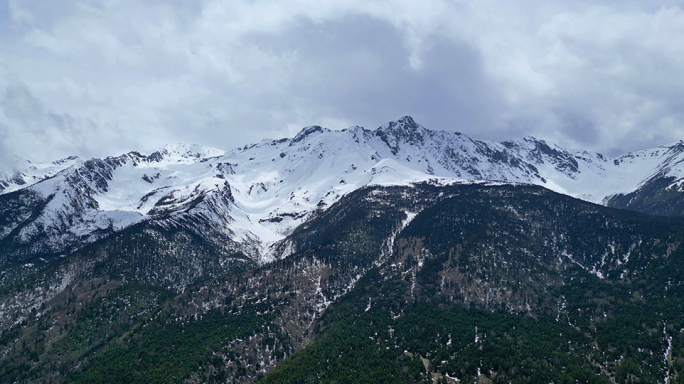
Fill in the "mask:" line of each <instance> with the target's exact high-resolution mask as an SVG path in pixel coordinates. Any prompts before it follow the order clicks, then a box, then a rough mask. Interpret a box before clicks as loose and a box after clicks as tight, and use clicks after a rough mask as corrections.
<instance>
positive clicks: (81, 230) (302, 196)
mask: <svg viewBox="0 0 684 384" xmlns="http://www.w3.org/2000/svg"><path fill="white" fill-rule="evenodd" d="M683 160H684V142H681V141H680V142H678V143H675V144H672V145H668V146H662V147H659V148H655V149H649V150H644V151H640V152H636V153H629V154H627V155H623V156H620V157H618V158H615V159H610V158H606V157H604V156H602V155H601V154H598V153H591V152H586V151H570V150H566V149H563V148H560V147H558V146H556V145H553V144H549V143H546V142H545V141H543V140H537V139H535V138H533V137H526V138H523V139H521V140H518V141H504V142H501V143H497V142H491V141H480V140H473V139H471V138H469V137H467V136H466V135H463V134H460V133H454V132H445V131H433V130H429V129H427V128H424V127H422V126H421V125H419V124H417V123H416V122H415V121H413V119H412V118H411V117H408V116H407V117H403V118H401V119H400V120H398V121H393V122H390V123H388V124H386V125H383V126H381V127H379V128H378V129H376V130H367V129H364V128H362V127H358V126H355V127H351V128H348V129H344V130H341V131H333V130H329V129H326V128H322V127H319V126H312V127H306V128H304V129H303V130H302V131H301V132H299V133H298V134H297V135H296V136H295V137H293V138H287V139H281V140H264V141H262V142H260V143H258V144H254V145H249V146H245V147H243V148H236V149H231V150H226V151H223V150H219V149H213V148H207V147H202V146H197V145H168V146H165V147H164V148H162V149H160V150H158V151H155V152H153V153H151V154H149V155H144V154H140V153H137V152H130V153H127V154H124V155H122V156H118V157H108V158H105V159H92V160H87V161H83V160H80V159H78V158H68V159H65V160H61V161H58V162H55V163H52V164H50V165H38V164H31V165H30V166H27V167H24V170H23V171H20V172H18V173H17V174H15V175H12V176H7V175H5V177H4V178H0V186H2V189H0V193H2V196H0V211H2V212H3V214H4V217H3V218H1V219H0V239H2V241H3V242H5V243H10V242H11V243H13V244H24V245H25V247H23V248H22V247H20V248H16V247H15V248H16V249H20V250H15V251H14V252H17V253H21V254H25V253H34V254H35V253H46V254H48V253H51V254H58V253H61V252H65V251H66V250H71V249H75V248H79V247H82V246H83V245H85V244H88V243H90V242H93V241H95V240H97V239H99V238H102V237H105V236H107V235H108V234H110V233H112V232H117V231H120V230H122V229H124V228H127V227H130V226H132V225H134V224H137V223H140V222H143V221H149V220H154V221H157V222H158V223H160V225H167V226H168V225H180V224H179V223H181V222H183V223H188V222H193V221H201V222H202V223H204V225H205V226H204V227H203V228H207V227H210V228H211V229H212V231H215V233H222V234H224V235H225V238H229V239H232V241H233V242H234V243H232V244H231V245H230V246H231V247H232V249H233V250H234V251H240V252H242V253H244V254H245V255H248V256H249V257H250V258H252V259H253V260H256V261H258V262H263V261H268V260H272V259H274V258H280V257H282V256H284V254H282V253H280V251H278V252H275V249H276V248H274V247H273V245H274V244H277V243H278V242H280V241H282V240H283V239H285V238H286V236H287V235H289V234H290V233H291V232H292V230H293V229H294V228H296V227H297V226H299V225H300V224H302V223H303V222H304V221H306V220H307V219H308V218H309V217H311V215H312V214H314V213H315V212H316V211H317V210H320V209H324V208H326V207H329V206H330V205H332V204H333V203H335V202H336V201H337V200H339V199H340V197H341V196H343V195H345V194H348V193H350V192H352V191H354V190H356V189H358V188H361V187H363V186H367V185H374V184H379V185H395V184H403V185H406V184H411V183H413V182H417V181H425V180H431V181H432V182H435V183H442V184H443V183H454V182H471V181H477V180H488V181H500V182H506V183H528V184H536V185H541V186H544V187H546V188H549V189H551V190H554V191H556V192H561V193H564V194H568V195H571V196H574V197H577V198H580V199H583V200H587V201H591V202H595V203H604V204H606V203H610V202H613V204H612V205H616V206H619V205H620V204H622V205H625V204H624V203H620V199H619V197H620V196H628V195H629V194H630V193H635V191H638V190H639V189H640V188H643V187H644V186H645V185H651V184H652V183H654V181H655V180H666V181H667V182H666V183H665V184H663V183H659V184H658V187H659V188H661V189H663V190H669V191H676V192H679V191H681V188H682V183H683V182H684V178H683V177H684V165H683V164H682V161H683ZM203 230H205V229H202V231H203ZM198 231H199V230H198ZM281 245H282V244H281ZM277 249H279V250H282V249H286V247H282V246H281V247H278V248H277ZM276 253H277V254H276Z"/></svg>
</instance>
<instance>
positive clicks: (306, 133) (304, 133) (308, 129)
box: [290, 125, 328, 144]
mask: <svg viewBox="0 0 684 384" xmlns="http://www.w3.org/2000/svg"><path fill="white" fill-rule="evenodd" d="M324 131H328V129H326V128H323V127H321V126H320V125H312V126H309V127H304V128H302V130H301V131H299V133H298V134H297V135H296V136H295V137H293V138H292V140H291V141H290V143H291V144H292V143H298V142H300V141H302V140H304V139H305V138H306V137H308V136H310V135H312V134H314V133H316V132H321V133H322V132H324Z"/></svg>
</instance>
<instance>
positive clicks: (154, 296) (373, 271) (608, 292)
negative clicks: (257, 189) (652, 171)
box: [0, 183, 684, 383]
mask: <svg viewBox="0 0 684 384" xmlns="http://www.w3.org/2000/svg"><path fill="white" fill-rule="evenodd" d="M146 225H153V223H152V222H146V223H140V224H137V225H136V226H133V227H131V228H129V229H127V230H124V231H122V232H121V234H118V235H115V236H112V237H109V238H105V239H102V240H98V241H96V242H95V243H93V245H91V246H88V247H86V248H84V249H83V250H82V251H79V252H76V253H74V254H72V255H71V256H68V257H66V258H64V259H63V260H62V261H61V262H60V263H61V264H60V265H61V266H60V268H59V269H58V270H56V271H53V272H51V271H46V272H45V274H44V276H45V277H43V278H41V279H43V280H40V279H38V280H39V281H38V282H37V283H35V284H37V285H36V286H35V287H36V288H35V290H34V291H31V292H33V294H32V295H29V294H28V293H26V294H25V293H24V292H27V289H26V287H25V286H26V285H28V286H31V284H34V283H31V282H30V280H25V283H24V287H16V288H14V289H15V291H11V292H7V293H5V294H4V295H2V296H1V297H0V308H2V311H3V317H4V316H6V315H7V314H8V313H9V311H10V308H12V306H13V305H16V306H17V307H18V308H19V309H20V310H26V312H24V313H23V314H20V315H21V317H22V318H23V320H21V321H20V322H19V323H15V324H17V325H15V326H14V327H9V328H5V329H6V331H4V332H3V338H2V339H1V340H0V354H2V356H4V357H2V358H1V359H3V360H2V364H0V366H2V367H3V368H2V369H3V371H2V374H0V382H2V378H6V379H7V381H12V380H20V381H24V382H43V381H47V380H46V378H48V377H49V378H50V379H53V380H54V381H56V382H64V381H72V382H73V381H76V382H98V381H106V380H107V378H111V377H114V376H116V377H122V378H125V379H122V380H123V381H124V382H169V381H174V380H176V381H178V382H254V381H255V380H256V379H257V378H258V377H260V376H262V375H264V374H267V373H269V372H271V371H273V369H274V368H275V371H273V376H267V377H266V378H264V380H265V382H308V381H323V382H329V381H331V380H337V381H338V382H354V380H356V379H359V377H361V376H358V375H360V374H361V373H363V375H366V376H363V377H374V379H375V380H377V381H378V382H383V380H385V381H387V380H389V379H390V378H391V379H392V380H395V379H396V380H398V381H399V382H401V381H402V380H403V382H429V380H430V377H435V378H439V377H442V378H443V379H444V380H446V379H447V378H450V377H451V378H458V379H460V380H462V381H473V380H475V379H476V378H478V379H479V380H485V381H486V380H493V381H494V382H515V383H518V382H519V383H523V382H537V381H539V382H550V381H553V382H576V380H579V381H580V382H587V383H592V382H627V381H628V378H630V379H633V380H634V381H635V382H638V380H641V381H642V382H648V383H651V382H662V380H663V378H664V377H665V376H666V375H670V376H671V377H672V378H681V377H682V376H681V374H680V373H681V371H682V369H683V367H682V366H680V365H677V364H678V363H677V361H678V359H679V356H684V355H682V353H683V352H684V349H683V348H684V344H682V343H684V334H682V332H680V330H681V328H682V327H684V320H683V319H682V316H681V313H682V311H683V310H684V303H683V302H682V297H684V296H682V293H684V291H682V289H683V287H684V286H683V285H682V281H684V253H683V249H682V247H681V245H682V243H683V242H684V237H683V234H684V230H683V229H684V222H682V219H679V218H663V217H656V216H648V215H643V214H638V213H633V212H629V211H623V210H616V209H610V208H606V207H601V206H598V205H594V204H591V203H586V202H583V201H580V200H576V199H573V198H571V197H568V196H564V195H559V194H557V193H554V192H552V191H549V190H546V189H543V188H540V187H534V186H526V185H516V186H511V185H497V184H496V183H481V184H472V185H463V184H453V185H436V184H434V183H419V184H415V185H408V186H369V187H365V188H362V189H359V190H357V191H355V192H353V193H350V194H347V195H345V196H344V197H342V198H341V199H340V200H339V201H337V202H336V203H334V204H332V205H331V206H330V207H328V208H327V209H323V210H320V211H317V212H315V213H314V214H313V215H312V217H310V218H309V219H308V220H307V221H306V222H305V224H304V225H302V226H300V227H298V228H297V229H295V230H294V231H293V233H292V234H291V235H289V236H288V237H287V239H286V242H284V243H287V244H289V245H288V246H289V247H290V248H291V249H292V250H293V252H292V253H291V255H290V256H289V257H287V258H284V259H282V260H278V261H274V262H271V263H267V264H264V265H262V266H258V267H255V266H252V267H249V266H246V267H245V268H243V269H240V268H235V269H231V270H223V271H221V270H219V269H213V271H214V272H215V275H214V276H211V277H210V279H209V280H206V281H202V280H199V281H198V280H195V283H194V284H191V285H189V286H188V288H186V289H185V290H184V291H183V292H180V293H179V291H177V290H164V289H160V288H158V285H162V286H165V284H167V282H165V281H164V280H163V279H160V280H155V279H150V276H152V277H154V274H150V273H149V272H155V271H156V272H158V273H159V274H160V275H165V274H166V273H167V272H166V271H171V272H172V271H174V270H177V269H176V268H177V267H176V264H175V263H176V262H177V261H176V260H179V261H181V262H183V259H184V257H180V258H178V259H174V258H171V259H170V260H168V261H169V262H168V264H167V263H165V262H164V261H165V258H166V257H169V256H172V255H167V256H164V255H161V256H160V257H157V256H155V254H154V253H153V252H151V251H150V252H148V253H147V254H149V255H150V261H149V265H145V263H146V261H145V258H144V255H145V254H146V253H145V252H139V253H136V252H135V251H134V252H131V250H132V249H134V248H141V245H142V244H145V243H147V240H143V241H142V242H141V243H140V244H138V243H136V240H134V239H133V238H132V237H128V238H126V237H122V236H123V235H124V234H125V233H128V232H130V233H131V236H132V235H135V234H138V235H136V236H140V235H142V234H145V233H148V232H147V230H146V229H145V230H143V228H145V227H139V226H146ZM136 228H140V230H135V229H136ZM156 233H157V234H158V235H154V237H157V236H160V237H159V238H158V239H157V240H156V241H161V240H162V239H165V238H166V239H173V237H172V236H168V235H167V234H164V233H163V232H156ZM127 236H128V235H127ZM114 239H120V240H116V241H118V242H120V244H119V245H118V246H114V245H115V243H116V241H114ZM284 243H283V244H284ZM158 244H162V243H157V244H154V243H153V244H150V246H151V247H157V246H158ZM168 244H169V246H171V247H176V245H175V244H174V243H173V242H169V243H168ZM131 253H133V254H134V255H136V256H133V257H130V258H129V257H128V255H130V254H131ZM210 253H211V252H210ZM193 260H197V257H196V256H195V257H188V261H190V265H192V264H194V262H193ZM89 261H91V262H90V264H89ZM165 265H167V267H166V268H167V269H164V268H165V267H164V266H165ZM185 270H186V267H181V269H180V272H181V274H180V275H179V276H182V272H183V271H185ZM188 272H192V271H189V270H188ZM63 276H69V277H68V278H65V277H63ZM170 276H173V273H170ZM177 277H178V276H175V277H174V279H175V278H177ZM65 279H66V280H65ZM60 284H61V285H60ZM155 285H157V286H156V287H155ZM41 289H42V290H41ZM50 289H53V291H54V292H56V293H54V294H50V295H48V294H47V293H49V292H53V291H50ZM40 295H44V296H41V297H43V298H44V299H42V300H43V301H41V299H40V297H39V296H40ZM134 298H135V299H134ZM24 300H26V301H24ZM31 308H34V310H33V312H31ZM119 313H120V314H122V315H121V316H119V315H117V314H119ZM475 327H478V328H477V330H476V329H475ZM616 330H620V331H619V332H616ZM36 335H40V337H38V338H36ZM162 335H163V336H162ZM24 341H26V342H25V343H24ZM174 348H178V349H174ZM174 350H177V351H183V355H182V356H180V355H178V354H174V353H173V352H171V351H174ZM404 351H406V352H404ZM497 351H498V352H497ZM297 352H298V353H297ZM664 356H666V357H667V358H664ZM288 357H291V360H286V359H287V358H288ZM421 357H422V358H424V359H426V361H427V362H428V368H427V369H426V368H425V367H424V365H423V361H422V360H421ZM64 367H77V368H74V369H65V368H64ZM350 369H351V370H350ZM354 369H356V372H360V373H357V374H353V373H352V372H353V370H354ZM60 372H61V373H60ZM68 372H71V373H70V374H69V373H68ZM171 375H175V376H176V379H173V378H171ZM440 375H441V376H440ZM479 376H481V377H479ZM434 381H437V379H435V380H434Z"/></svg>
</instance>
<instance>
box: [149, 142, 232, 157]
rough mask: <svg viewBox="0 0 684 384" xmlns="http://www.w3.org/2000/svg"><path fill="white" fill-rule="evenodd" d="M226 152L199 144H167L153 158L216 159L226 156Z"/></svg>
mask: <svg viewBox="0 0 684 384" xmlns="http://www.w3.org/2000/svg"><path fill="white" fill-rule="evenodd" d="M224 154H225V151H223V150H221V149H217V148H212V147H205V146H203V145H199V144H166V145H165V146H163V147H162V148H161V149H159V150H158V151H155V152H154V153H153V154H152V155H151V156H156V157H160V156H159V155H162V157H182V158H186V159H190V158H195V159H201V158H206V157H216V156H221V155H224Z"/></svg>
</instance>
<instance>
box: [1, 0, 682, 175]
mask: <svg viewBox="0 0 684 384" xmlns="http://www.w3.org/2000/svg"><path fill="white" fill-rule="evenodd" d="M0 8H1V9H4V10H6V12H0V18H3V17H4V19H3V20H0V21H2V22H1V23H0V36H2V37H1V38H0V95H2V98H1V99H0V112H1V113H0V150H2V152H3V154H2V155H0V158H5V159H9V157H8V155H6V154H7V153H9V152H10V151H12V152H14V153H16V154H18V155H20V156H22V157H27V158H30V159H32V160H38V161H44V160H52V159H55V158H58V157H63V156H66V155H70V154H78V155H80V156H84V157H89V156H103V155H109V154H116V153H118V152H123V151H127V150H151V149H153V148H155V147H159V146H161V145H164V144H166V143H168V142H194V143H199V144H205V145H212V146H218V147H223V148H228V147H235V146H240V145H243V144H246V143H249V142H254V141H258V140H261V139H263V138H266V137H271V138H275V137H282V136H287V135H291V134H293V133H294V132H296V131H297V130H299V129H300V128H301V127H302V126H305V125H311V124H321V125H326V126H329V127H331V128H344V127H346V126H349V125H352V124H359V125H364V126H366V127H369V128H374V127H376V126H379V125H381V124H383V123H385V122H387V121H388V120H391V119H395V118H398V117H400V116H402V115H406V114H411V115H413V116H414V117H415V118H416V120H417V121H419V122H420V123H422V124H423V125H425V126H427V127H429V128H433V129H444V130H457V131H461V132H464V133H467V134H469V135H471V136H473V137H475V138H484V139H492V140H504V139H509V138H518V137H521V136H524V135H528V134H530V135H535V136H538V137H541V138H545V139H548V140H551V141H555V142H557V143H559V144H561V145H566V146H571V147H585V148H588V149H593V150H597V151H601V152H604V153H608V154H617V153H619V152H622V151H628V150H635V149H640V148H644V147H649V146H655V145H659V144H664V143H667V142H670V141H674V140H676V139H680V138H684V128H683V127H684V125H683V123H684V112H682V111H684V109H683V108H682V107H683V105H682V103H684V101H683V100H684V76H682V75H684V73H683V72H684V55H682V52H684V35H682V34H681V25H684V11H682V8H681V3H680V2H678V1H659V2H656V1H626V2H615V1H591V2H589V1H577V2H571V3H568V2H561V1H545V2H537V1H529V2H523V3H501V2H498V1H496V2H495V1H491V0H480V1H477V2H475V1H458V2H452V1H440V0H429V1H421V2H413V1H401V0H380V1H374V2H364V1H355V0H352V1H345V2H313V1H309V0H291V1H287V2H283V1H280V2H270V1H258V2H252V1H246V0H245V1H232V2H220V1H213V0H204V1H189V0H176V1H174V2H162V1H156V0H155V1H145V2H139V1H119V2H105V1H99V0H88V1H76V0H67V1H62V2H60V4H59V6H57V5H49V4H44V2H39V1H37V0H30V1H29V0H23V1H20V0H5V1H2V2H0ZM1 15H4V16H1ZM4 162H5V163H7V162H8V161H7V160H5V161H4Z"/></svg>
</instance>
